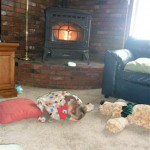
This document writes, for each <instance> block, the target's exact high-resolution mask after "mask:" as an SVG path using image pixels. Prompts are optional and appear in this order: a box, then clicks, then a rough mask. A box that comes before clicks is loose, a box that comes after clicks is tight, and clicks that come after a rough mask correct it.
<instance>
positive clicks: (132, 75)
mask: <svg viewBox="0 0 150 150" xmlns="http://www.w3.org/2000/svg"><path fill="white" fill-rule="evenodd" d="M122 78H123V79H124V80H127V81H129V82H134V83H138V84H141V85H146V86H149V85H150V74H146V73H140V72H134V71H123V72H122Z"/></svg>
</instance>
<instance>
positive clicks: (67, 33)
mask: <svg viewBox="0 0 150 150" xmlns="http://www.w3.org/2000/svg"><path fill="white" fill-rule="evenodd" d="M71 32H72V31H63V33H62V38H63V40H70V39H71Z"/></svg>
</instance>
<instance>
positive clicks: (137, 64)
mask: <svg viewBox="0 0 150 150" xmlns="http://www.w3.org/2000/svg"><path fill="white" fill-rule="evenodd" d="M124 69H125V70H129V71H134V72H141V73H146V74H150V58H138V59H136V60H134V61H130V62H128V63H127V64H126V65H125V68H124Z"/></svg>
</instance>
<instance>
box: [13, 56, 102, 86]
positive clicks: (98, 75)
mask: <svg viewBox="0 0 150 150" xmlns="http://www.w3.org/2000/svg"><path fill="white" fill-rule="evenodd" d="M68 61H72V60H69V59H56V58H50V59H48V60H47V61H45V62H44V63H43V62H42V61H41V59H39V58H37V59H36V60H34V61H21V60H18V59H17V60H16V68H15V69H16V71H15V77H16V84H19V85H26V86H34V87H43V88H56V89H94V88H100V87H101V81H102V73H103V64H100V63H96V62H91V63H90V65H87V62H85V61H81V60H73V62H75V63H76V64H77V66H76V67H70V66H67V62H68Z"/></svg>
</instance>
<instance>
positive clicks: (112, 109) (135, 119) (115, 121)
mask: <svg viewBox="0 0 150 150" xmlns="http://www.w3.org/2000/svg"><path fill="white" fill-rule="evenodd" d="M99 110H100V113H101V114H103V115H110V116H111V118H110V119H109V120H108V121H107V123H106V129H108V130H109V131H110V132H112V133H119V132H121V131H122V130H123V129H124V128H125V127H126V126H127V125H129V124H133V125H137V126H142V127H144V128H147V129H150V105H144V104H132V103H127V102H126V101H124V100H122V99H119V100H118V101H116V102H108V101H103V102H101V104H100V106H99Z"/></svg>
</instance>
